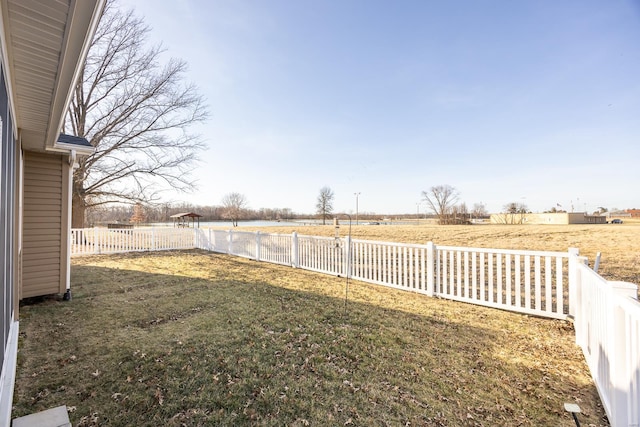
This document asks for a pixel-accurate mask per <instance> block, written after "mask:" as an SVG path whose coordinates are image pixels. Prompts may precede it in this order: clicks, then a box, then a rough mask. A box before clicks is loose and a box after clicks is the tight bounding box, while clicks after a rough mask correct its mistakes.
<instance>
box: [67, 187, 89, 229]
mask: <svg viewBox="0 0 640 427" xmlns="http://www.w3.org/2000/svg"><path fill="white" fill-rule="evenodd" d="M74 187H75V183H74ZM86 210H87V207H86V206H85V203H84V200H83V199H82V197H80V195H78V192H77V191H74V192H73V195H72V197H71V228H84V218H85V211H86Z"/></svg>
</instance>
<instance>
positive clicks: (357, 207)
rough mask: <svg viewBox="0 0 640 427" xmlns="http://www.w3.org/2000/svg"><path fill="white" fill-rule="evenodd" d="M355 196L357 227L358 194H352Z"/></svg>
mask: <svg viewBox="0 0 640 427" xmlns="http://www.w3.org/2000/svg"><path fill="white" fill-rule="evenodd" d="M353 195H354V196H356V225H358V197H359V196H360V192H357V193H353Z"/></svg>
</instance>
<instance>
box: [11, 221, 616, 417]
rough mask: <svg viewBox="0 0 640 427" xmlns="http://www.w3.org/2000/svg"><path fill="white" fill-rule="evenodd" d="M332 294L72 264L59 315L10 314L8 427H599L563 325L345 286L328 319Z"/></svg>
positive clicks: (214, 274)
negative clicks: (568, 405)
mask: <svg viewBox="0 0 640 427" xmlns="http://www.w3.org/2000/svg"><path fill="white" fill-rule="evenodd" d="M371 228H375V227H373V226H372V227H371ZM381 228H382V227H381ZM299 232H302V231H301V230H299ZM421 238H422V237H421ZM423 240H425V239H423ZM433 240H434V241H437V239H435V238H434V239H433ZM345 287H346V281H345V279H344V278H336V277H332V276H326V275H321V274H316V273H311V272H307V271H303V270H298V269H292V268H289V267H285V266H278V265H271V264H266V263H257V262H255V261H250V260H246V259H242V258H234V257H229V256H226V255H220V254H212V253H207V252H203V251H184V252H162V253H160V252H158V253H142V254H129V255H114V256H95V257H80V258H74V260H73V266H72V288H73V292H74V298H73V300H72V301H70V302H62V301H59V300H57V299H53V298H51V299H41V300H37V301H30V302H29V303H28V304H23V306H22V307H21V311H20V318H21V319H20V320H21V322H20V349H19V366H18V377H17V383H16V390H15V397H14V416H20V415H24V414H27V413H32V412H35V411H39V410H43V409H46V408H50V407H53V406H58V405H62V404H66V405H67V406H68V407H69V408H70V414H69V415H70V418H71V420H72V423H73V425H76V426H89V425H108V426H133V425H135V426H160V425H162V426H164V425H167V426H182V425H186V426H198V425H215V426H225V425H228V426H235V425H265V426H283V425H289V426H307V425H311V426H313V425H331V426H333V425H339V426H342V425H354V426H374V425H375V426H378V425H379V426H385V425H389V426H400V425H401V426H407V425H410V426H420V425H424V426H500V425H504V426H519V425H522V426H573V425H574V424H573V420H572V419H571V417H570V416H569V415H568V414H567V413H565V412H564V410H563V403H564V402H576V403H578V404H579V405H580V407H581V408H582V410H583V414H582V415H581V422H582V424H583V425H585V426H586V425H595V426H599V425H607V424H606V419H605V417H604V411H603V409H602V407H601V405H600V402H599V399H598V395H597V392H596V390H595V387H594V385H593V383H592V381H591V378H590V376H589V373H588V369H587V367H586V365H585V363H584V360H583V357H582V354H581V352H580V350H579V348H578V347H577V346H575V344H574V335H573V329H572V326H571V324H570V323H567V322H564V321H554V320H545V319H539V318H532V317H529V316H523V315H519V314H514V313H508V312H503V311H499V310H493V309H488V308H483V307H476V306H473V305H468V304H462V303H456V302H451V301H447V300H440V299H436V298H428V297H425V296H422V295H418V294H413V293H409V292H403V291H398V290H394V289H388V288H384V287H380V286H375V285H370V284H364V283H359V282H355V281H352V282H351V283H350V284H349V300H348V302H347V303H346V304H345Z"/></svg>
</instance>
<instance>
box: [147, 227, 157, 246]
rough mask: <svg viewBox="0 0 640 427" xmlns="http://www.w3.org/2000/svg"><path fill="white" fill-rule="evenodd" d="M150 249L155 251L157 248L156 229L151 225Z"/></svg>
mask: <svg viewBox="0 0 640 427" xmlns="http://www.w3.org/2000/svg"><path fill="white" fill-rule="evenodd" d="M149 250H150V251H155V250H156V229H155V227H151V247H150V248H149Z"/></svg>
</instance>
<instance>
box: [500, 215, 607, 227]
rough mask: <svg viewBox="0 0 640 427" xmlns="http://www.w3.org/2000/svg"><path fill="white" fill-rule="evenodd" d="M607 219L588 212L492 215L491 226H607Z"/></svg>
mask: <svg viewBox="0 0 640 427" xmlns="http://www.w3.org/2000/svg"><path fill="white" fill-rule="evenodd" d="M606 223H607V217H605V216H600V215H589V214H587V213H586V212H553V213H551V212H549V213H523V214H507V213H501V214H492V215H491V224H527V225H536V224H549V225H563V224H606Z"/></svg>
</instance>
